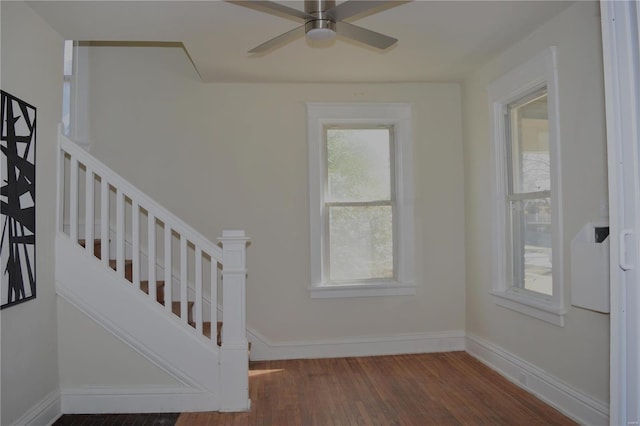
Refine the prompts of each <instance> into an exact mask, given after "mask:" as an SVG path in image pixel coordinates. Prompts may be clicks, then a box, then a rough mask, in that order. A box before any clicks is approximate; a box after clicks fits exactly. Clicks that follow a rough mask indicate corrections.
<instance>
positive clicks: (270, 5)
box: [227, 0, 313, 19]
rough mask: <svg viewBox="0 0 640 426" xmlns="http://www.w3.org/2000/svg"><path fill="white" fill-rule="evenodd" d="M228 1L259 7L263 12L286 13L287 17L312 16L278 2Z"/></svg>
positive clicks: (304, 17)
mask: <svg viewBox="0 0 640 426" xmlns="http://www.w3.org/2000/svg"><path fill="white" fill-rule="evenodd" d="M227 1H229V2H230V3H234V4H237V5H240V6H245V7H248V8H250V9H260V10H262V11H264V12H268V13H275V14H276V15H282V14H284V15H287V16H289V17H295V18H300V19H308V18H313V16H312V15H309V14H308V13H306V12H305V11H302V10H298V9H294V8H292V7H289V6H285V5H283V4H280V3H275V2H272V1H258V0H255V1H254V0H227Z"/></svg>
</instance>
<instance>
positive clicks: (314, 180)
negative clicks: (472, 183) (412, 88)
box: [306, 103, 416, 298]
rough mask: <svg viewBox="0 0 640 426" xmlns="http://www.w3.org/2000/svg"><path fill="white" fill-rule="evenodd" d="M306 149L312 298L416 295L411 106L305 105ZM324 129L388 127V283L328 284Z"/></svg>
mask: <svg viewBox="0 0 640 426" xmlns="http://www.w3.org/2000/svg"><path fill="white" fill-rule="evenodd" d="M306 107H307V140H308V145H309V202H310V254H311V285H310V286H309V291H310V294H311V297H312V298H336V297H361V296H391V295H413V294H416V286H415V265H414V251H415V235H414V232H413V229H414V213H413V210H414V208H413V198H414V196H413V168H412V154H411V153H412V144H413V138H412V128H411V105H410V104H407V103H307V104H306ZM327 126H330V127H338V128H341V127H347V128H348V127H351V128H353V126H358V128H360V126H362V127H361V128H375V127H380V126H384V127H392V128H393V135H392V139H393V140H392V141H390V144H391V148H392V152H391V161H392V162H393V164H392V165H391V170H392V173H393V175H394V176H393V180H394V182H395V186H394V188H392V192H393V196H394V197H395V206H394V207H395V208H394V211H393V215H394V222H395V223H394V230H393V231H394V276H395V278H394V279H381V280H362V281H345V282H330V281H329V280H328V275H327V274H328V267H327V263H328V259H327V257H328V247H327V245H328V242H329V241H328V211H326V210H325V196H326V187H325V185H326V181H327V170H326V158H327V150H326V139H325V135H326V132H325V129H326V128H327Z"/></svg>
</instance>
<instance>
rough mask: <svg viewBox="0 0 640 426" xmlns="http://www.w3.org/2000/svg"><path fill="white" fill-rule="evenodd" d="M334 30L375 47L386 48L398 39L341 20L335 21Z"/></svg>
mask: <svg viewBox="0 0 640 426" xmlns="http://www.w3.org/2000/svg"><path fill="white" fill-rule="evenodd" d="M336 32H337V33H338V34H340V35H342V36H345V37H348V38H350V39H353V40H356V41H359V42H361V43H364V44H368V45H369V46H373V47H377V48H378V49H386V48H388V47H391V46H392V45H393V44H395V43H396V42H397V41H398V39H397V38H393V37H389V36H386V35H384V34H380V33H377V32H375V31H371V30H368V29H366V28H362V27H358V26H357V25H353V24H349V23H347V22H342V21H341V22H336Z"/></svg>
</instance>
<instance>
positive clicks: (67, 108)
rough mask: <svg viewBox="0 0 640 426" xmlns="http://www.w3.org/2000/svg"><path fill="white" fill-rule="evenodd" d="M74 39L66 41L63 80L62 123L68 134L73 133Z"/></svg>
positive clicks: (65, 132)
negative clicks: (72, 84)
mask: <svg viewBox="0 0 640 426" xmlns="http://www.w3.org/2000/svg"><path fill="white" fill-rule="evenodd" d="M73 62H74V61H73V40H65V41H64V73H63V76H64V77H63V82H62V125H63V132H64V134H65V135H66V136H69V135H70V133H71V83H72V77H73Z"/></svg>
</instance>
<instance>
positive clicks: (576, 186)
mask: <svg viewBox="0 0 640 426" xmlns="http://www.w3.org/2000/svg"><path fill="white" fill-rule="evenodd" d="M598 12H599V9H598V4H597V3H592V2H576V3H575V4H574V5H572V6H571V7H569V8H568V9H566V10H565V11H564V12H561V13H560V14H559V15H558V16H556V17H555V18H553V19H552V20H550V21H549V22H547V23H546V24H545V25H543V26H542V27H541V28H539V29H538V30H536V31H535V32H534V33H533V34H531V35H530V36H529V37H527V38H526V39H525V40H522V41H521V42H519V43H516V44H515V45H514V46H512V47H511V48H510V49H508V50H507V51H505V52H503V53H502V54H501V55H499V56H498V57H496V58H495V59H493V60H491V61H490V62H489V63H487V64H486V65H485V66H483V67H482V68H480V69H479V70H477V71H476V72H474V73H473V74H472V75H471V76H470V77H469V78H468V79H467V80H466V81H465V83H464V86H463V105H464V108H463V122H464V159H465V161H464V170H465V207H466V216H465V219H466V220H465V224H466V261H467V264H466V265H467V271H466V276H467V289H466V315H467V316H466V330H467V332H468V333H469V334H471V335H472V336H477V337H479V338H480V339H484V340H486V341H488V342H490V343H492V344H494V345H497V346H498V347H499V348H502V349H503V350H505V351H507V352H509V353H510V354H512V355H515V356H516V357H519V358H520V359H522V360H524V361H526V362H528V363H531V364H533V365H534V366H536V367H538V368H540V369H542V370H544V371H545V372H546V373H548V374H550V375H551V376H553V377H555V378H557V379H559V380H561V381H562V382H563V383H565V384H567V385H568V386H569V387H570V388H572V389H576V390H578V391H580V392H583V393H585V394H586V395H589V396H591V397H593V398H595V399H597V400H599V401H601V402H603V403H604V404H605V405H606V404H607V403H608V400H609V390H608V381H609V377H608V372H609V355H608V354H609V316H608V315H603V314H599V313H595V312H591V311H587V310H584V309H579V308H574V307H570V308H569V312H568V314H567V315H566V325H565V327H563V328H561V327H557V326H555V325H551V324H548V323H545V322H542V321H540V320H537V319H534V318H531V317H527V316H524V315H522V314H520V313H516V312H514V311H510V310H508V309H505V308H502V307H499V306H497V305H495V304H494V302H493V301H492V299H491V297H490V295H489V290H490V289H491V287H492V276H491V266H492V264H491V261H492V253H491V252H490V251H489V250H487V247H490V246H491V245H492V244H491V241H492V238H493V236H492V235H491V232H490V231H491V223H492V212H493V205H492V200H491V199H490V188H491V185H492V179H491V176H492V173H493V170H492V166H491V164H492V163H491V140H490V128H489V125H490V112H489V107H488V97H487V86H488V85H489V84H490V83H491V82H492V81H494V80H495V79H497V78H498V77H500V76H501V75H503V74H504V73H507V72H508V71H510V70H511V69H512V68H514V67H516V66H518V65H519V64H521V63H523V62H525V61H526V60H527V59H528V58H530V57H533V56H535V55H536V54H538V53H539V52H541V51H542V50H543V49H544V48H546V47H548V46H551V45H556V46H558V78H559V83H558V85H559V98H560V131H561V135H560V150H561V157H562V158H561V173H562V194H563V198H564V202H563V208H564V212H563V218H562V220H563V225H564V247H563V251H564V274H565V275H564V278H565V286H566V297H565V300H566V301H567V303H570V300H571V297H570V282H571V270H570V250H569V248H570V242H571V239H572V238H573V237H574V236H575V235H576V233H577V232H578V231H579V230H580V228H581V227H582V226H583V225H584V224H585V223H586V222H588V221H590V220H594V219H598V218H599V217H601V210H602V207H603V205H604V210H605V212H606V201H607V168H606V145H605V122H604V94H603V72H602V51H601V39H600V23H599V14H598Z"/></svg>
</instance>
